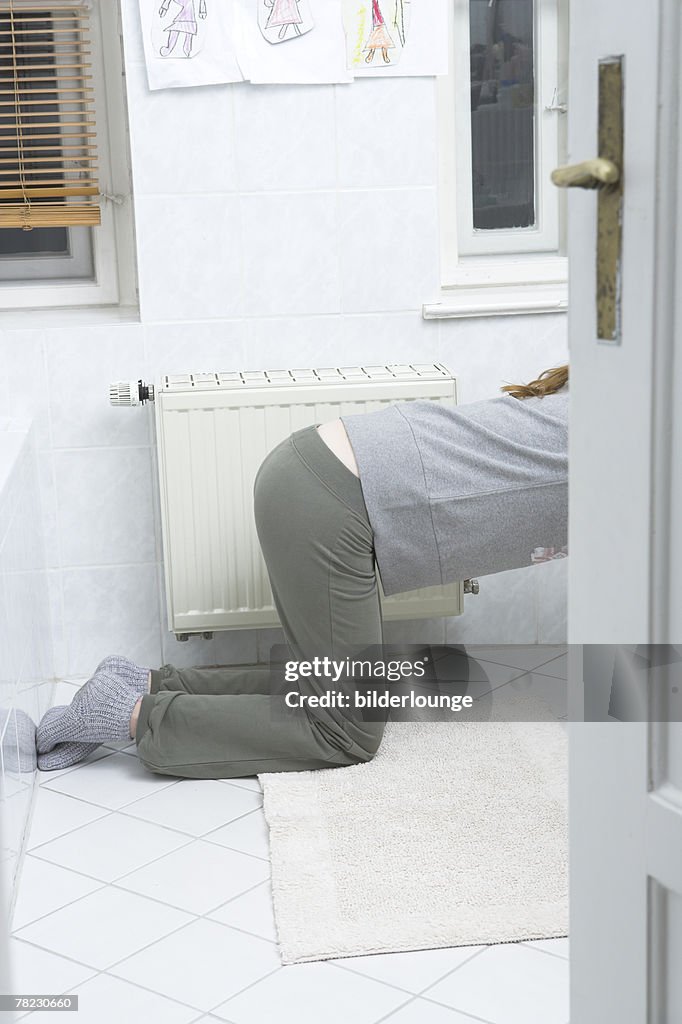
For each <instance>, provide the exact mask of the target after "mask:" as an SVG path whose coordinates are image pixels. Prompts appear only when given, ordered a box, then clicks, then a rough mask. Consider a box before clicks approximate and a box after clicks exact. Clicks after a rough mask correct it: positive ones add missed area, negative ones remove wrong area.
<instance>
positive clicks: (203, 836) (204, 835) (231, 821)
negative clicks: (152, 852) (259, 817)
mask: <svg viewBox="0 0 682 1024" xmlns="http://www.w3.org/2000/svg"><path fill="white" fill-rule="evenodd" d="M125 806H126V807H130V804H126V805H125ZM262 810H263V804H262V803H261V804H260V806H259V807H252V808H251V810H250V811H245V812H244V814H239V815H238V816H237V817H236V818H229V819H228V820H227V821H224V822H223V823H222V825H216V826H215V827H214V828H210V829H209V830H208V832H202V833H201V834H200V835H195V834H194V833H193V832H184V831H183V830H182V829H180V828H173V826H172V825H166V824H164V825H161V823H160V822H158V821H150V820H149V819H148V818H140V817H138V816H137V815H136V814H131V813H130V812H126V811H125V810H121V811H120V813H121V814H123V815H124V816H125V817H126V818H133V819H134V820H135V821H145V822H147V824H149V825H159V826H160V827H161V828H166V829H168V831H169V832H177V833H179V834H180V835H183V836H191V838H192V839H205V840H206V842H208V843H211V845H212V846H223V845H224V844H222V843H216V842H214V841H212V840H210V839H208V836H210V835H213V833H214V832H219V831H220V829H221V828H226V827H227V826H228V825H233V824H234V822H236V821H241V819H242V818H247V817H248V816H249V814H256V813H257V812H258V811H262ZM236 852H242V851H236ZM248 856H251V857H255V856H256V854H255V853H252V854H249V855H248ZM259 859H260V860H262V859H263V858H262V857H261V858H259Z"/></svg>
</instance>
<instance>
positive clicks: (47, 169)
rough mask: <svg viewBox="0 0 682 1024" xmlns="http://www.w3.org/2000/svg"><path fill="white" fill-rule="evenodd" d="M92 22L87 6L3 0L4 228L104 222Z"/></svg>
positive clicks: (0, 185)
mask: <svg viewBox="0 0 682 1024" xmlns="http://www.w3.org/2000/svg"><path fill="white" fill-rule="evenodd" d="M107 2H109V0H107ZM88 30H89V24H88V10H87V8H85V7H83V6H75V5H74V4H67V3H61V4H60V3H54V4H50V3H43V4H36V2H35V0H32V2H27V0H0V57H1V59H0V228H3V227H5V228H24V229H25V230H30V229H31V228H33V227H77V226H82V225H85V226H88V225H95V224H99V223H100V209H99V191H100V190H99V185H98V183H97V149H96V126H95V116H94V111H93V109H92V105H93V103H94V96H93V93H94V90H93V88H92V85H91V82H92V74H90V73H89V69H91V68H92V61H91V60H88V58H91V56H92V50H91V47H90V42H89V36H88Z"/></svg>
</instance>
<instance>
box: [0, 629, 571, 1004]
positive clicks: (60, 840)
mask: <svg viewBox="0 0 682 1024" xmlns="http://www.w3.org/2000/svg"><path fill="white" fill-rule="evenodd" d="M545 654H546V657H547V658H548V659H549V658H550V654H551V659H550V660H547V661H544V663H542V664H538V663H537V661H538V658H537V656H535V657H533V654H532V652H529V651H524V649H523V648H519V649H517V652H516V655H515V657H512V656H510V657H508V658H507V659H506V660H507V662H508V663H509V664H508V665H507V666H506V668H509V667H511V668H512V669H515V670H516V671H515V672H511V673H510V672H508V671H507V672H502V673H499V672H496V669H499V667H500V664H501V662H500V661H499V658H500V655H499V652H493V656H492V657H491V662H490V664H489V666H488V668H489V669H490V670H491V671H490V673H489V674H490V678H491V680H493V683H492V685H493V686H494V687H495V686H498V685H502V686H504V685H510V686H511V685H513V686H516V687H520V686H527V685H530V686H533V687H535V686H537V685H538V683H537V676H538V675H542V676H543V677H544V680H545V681H546V683H547V685H548V686H551V685H552V684H553V683H554V682H556V677H555V675H554V674H555V673H556V676H560V675H561V670H562V668H563V662H562V655H563V649H561V648H557V649H556V650H555V651H552V652H549V651H548V650H546V651H545ZM541 660H542V659H541ZM529 670H535V671H534V673H533V675H534V677H535V679H532V678H530V677H529V676H526V675H525V673H528V671H529ZM538 670H540V672H538ZM522 674H523V680H522ZM67 685H68V684H62V685H61V686H60V693H59V697H60V702H61V703H63V702H64V700H65V699H68V694H69V692H75V689H73V688H74V687H75V686H76V685H79V684H72V685H71V691H70V690H69V689H68V688H67ZM120 746H122V747H123V749H116V746H115V745H112V746H111V747H100V748H99V749H98V750H97V751H96V752H95V754H94V755H92V756H91V758H90V759H89V760H88V761H87V762H84V763H83V764H81V765H77V766H75V767H73V768H70V769H66V770H65V771H63V772H51V773H44V774H41V775H40V787H39V790H38V794H37V804H36V807H35V811H34V815H33V821H32V827H31V834H30V839H29V843H28V851H27V854H26V857H25V862H24V866H23V873H22V878H21V883H20V891H19V898H18V901H17V906H16V910H15V914H14V919H13V929H14V931H13V937H12V939H11V943H12V946H13V958H14V962H13V966H14V979H13V981H14V989H15V991H18V992H51V993H57V992H59V993H65V992H71V993H78V995H79V997H80V1011H79V1014H78V1022H79V1024H95V1022H96V1024H109V1022H112V1024H113V1022H114V1021H116V1022H118V1021H119V1020H126V1021H128V1022H129V1024H138V1022H139V1024H142V1022H144V1024H156V1022H159V1024H193V1022H195V1021H196V1022H198V1021H214V1022H215V1021H221V1022H222V1024H225V1022H226V1021H227V1022H230V1024H270V1022H273V1024H275V1022H276V1024H294V1022H295V1024H347V1022H348V1021H353V1024H379V1022H380V1021H381V1022H383V1021H390V1022H391V1024H481V1022H483V1024H567V1021H568V1017H569V1011H568V940H567V939H554V940H545V941H539V942H527V943H514V944H505V945H499V946H487V947H485V946H484V947H466V948H457V949H437V950H427V951H423V952H415V953H395V954H388V955H382V956H369V957H354V958H350V959H343V960H337V961H329V962H325V963H312V964H302V965H297V966H293V967H282V966H281V964H280V960H279V954H278V950H277V944H276V933H275V923H274V918H273V914H272V905H271V896H270V885H269V881H268V879H269V862H268V842H267V828H266V825H265V820H264V817H263V812H262V808H261V797H260V787H259V785H258V782H257V780H256V779H239V780H235V781H201V782H195V781H191V780H176V779H173V778H164V777H163V776H154V775H151V774H150V773H148V772H146V771H145V770H144V769H143V768H142V767H141V765H140V764H139V762H138V760H137V757H136V754H135V746H134V744H130V745H128V746H125V745H120ZM43 1017H44V1014H41V1013H37V1014H33V1015H31V1018H32V1019H35V1020H36V1021H40V1020H42V1019H43ZM50 1020H52V1017H51V1016H50V1017H49V1018H46V1021H48V1022H49V1021H50Z"/></svg>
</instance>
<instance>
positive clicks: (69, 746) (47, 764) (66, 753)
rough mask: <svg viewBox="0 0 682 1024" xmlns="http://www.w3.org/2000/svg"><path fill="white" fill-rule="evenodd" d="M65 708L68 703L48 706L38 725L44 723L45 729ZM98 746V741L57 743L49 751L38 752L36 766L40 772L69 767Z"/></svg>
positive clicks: (56, 719) (57, 718)
mask: <svg viewBox="0 0 682 1024" xmlns="http://www.w3.org/2000/svg"><path fill="white" fill-rule="evenodd" d="M67 708H68V704H66V705H63V706H61V707H54V708H50V710H49V711H46V712H45V714H44V715H43V717H42V719H41V722H40V725H43V723H45V729H46V730H47V729H48V728H49V727H50V726H51V725H52V724H53V723H56V722H57V721H58V720H59V719H60V718H61V716H62V713H63V712H64V711H66V710H67ZM98 747H99V743H75V742H72V743H57V745H56V746H55V747H54V748H53V749H52V750H50V751H49V752H47V753H44V754H41V753H39V754H38V768H39V769H40V771H41V772H55V771H58V770H59V769H60V768H70V767H71V765H72V764H78V762H79V761H84V760H85V758H86V757H88V756H89V755H90V754H91V753H92V752H93V750H97V748H98Z"/></svg>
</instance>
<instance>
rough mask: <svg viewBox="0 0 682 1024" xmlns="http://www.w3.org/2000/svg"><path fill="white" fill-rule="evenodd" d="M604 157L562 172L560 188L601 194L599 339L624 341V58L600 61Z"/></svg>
mask: <svg viewBox="0 0 682 1024" xmlns="http://www.w3.org/2000/svg"><path fill="white" fill-rule="evenodd" d="M598 122H599V131H598V149H597V152H598V153H599V156H597V157H595V158H594V159H592V160H583V162H582V163H579V164H568V165H567V166H565V167H557V168H555V170H553V171H552V173H551V175H550V178H551V180H552V182H553V183H554V184H555V185H557V186H558V187H559V188H591V189H595V190H596V191H597V266H596V272H597V282H596V286H597V287H596V300H597V309H596V322H597V323H596V327H597V340H598V341H608V342H611V343H612V344H616V345H617V344H619V343H620V339H621V276H622V266H621V239H622V217H623V58H622V56H618V57H602V58H601V59H600V61H599V116H598Z"/></svg>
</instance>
